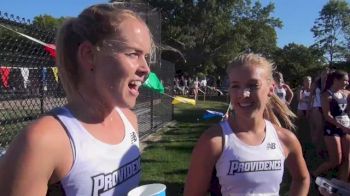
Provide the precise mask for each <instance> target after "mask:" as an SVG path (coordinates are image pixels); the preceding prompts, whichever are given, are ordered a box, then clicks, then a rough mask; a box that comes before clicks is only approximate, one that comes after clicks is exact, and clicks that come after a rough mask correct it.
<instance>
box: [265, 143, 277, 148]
mask: <svg viewBox="0 0 350 196" xmlns="http://www.w3.org/2000/svg"><path fill="white" fill-rule="evenodd" d="M266 149H267V150H274V149H276V143H274V142H269V143H267V146H266Z"/></svg>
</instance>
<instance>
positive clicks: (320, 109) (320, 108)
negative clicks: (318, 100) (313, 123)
mask: <svg viewBox="0 0 350 196" xmlns="http://www.w3.org/2000/svg"><path fill="white" fill-rule="evenodd" d="M313 109H316V110H318V111H320V112H321V114H322V113H323V112H322V107H313Z"/></svg>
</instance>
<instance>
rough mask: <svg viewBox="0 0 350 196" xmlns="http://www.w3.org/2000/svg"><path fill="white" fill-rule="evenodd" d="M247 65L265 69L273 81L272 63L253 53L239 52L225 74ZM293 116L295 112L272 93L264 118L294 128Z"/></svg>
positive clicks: (273, 67)
mask: <svg viewBox="0 0 350 196" xmlns="http://www.w3.org/2000/svg"><path fill="white" fill-rule="evenodd" d="M249 66H255V67H260V68H263V69H264V70H266V73H268V77H269V80H270V81H271V82H272V81H273V77H272V73H273V71H274V69H275V66H274V64H273V63H272V62H271V61H269V60H267V59H266V58H264V57H263V56H261V55H259V54H254V53H247V54H241V55H239V56H237V57H236V58H235V59H233V61H232V62H231V63H230V64H229V65H228V67H227V69H226V72H227V74H230V73H231V71H232V70H233V69H234V68H237V67H249ZM295 117H296V116H295V114H294V113H293V112H292V111H291V110H290V109H289V108H288V106H287V105H286V104H285V103H283V102H282V101H281V100H280V98H278V96H277V95H275V94H272V96H271V97H270V100H269V102H268V103H267V105H266V109H265V111H264V118H265V119H267V120H269V121H271V122H272V123H273V124H276V125H278V126H280V127H282V125H281V122H280V120H281V121H282V123H283V125H284V127H285V128H288V129H295V125H294V124H293V122H292V118H295Z"/></svg>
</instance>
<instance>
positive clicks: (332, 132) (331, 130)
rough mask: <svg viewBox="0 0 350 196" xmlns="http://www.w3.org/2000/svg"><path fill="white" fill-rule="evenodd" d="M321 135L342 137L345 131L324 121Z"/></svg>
mask: <svg viewBox="0 0 350 196" xmlns="http://www.w3.org/2000/svg"><path fill="white" fill-rule="evenodd" d="M323 135H324V136H338V137H343V136H344V135H345V133H344V132H343V130H341V129H340V128H337V127H335V126H334V125H331V124H328V123H326V125H325V128H324V133H323Z"/></svg>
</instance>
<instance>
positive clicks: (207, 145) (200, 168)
mask: <svg viewBox="0 0 350 196" xmlns="http://www.w3.org/2000/svg"><path fill="white" fill-rule="evenodd" d="M221 152H222V135H221V128H220V126H219V125H216V126H214V127H211V128H209V129H208V130H207V131H206V132H204V133H203V135H202V136H201V137H200V138H199V140H198V142H197V144H196V146H195V147H194V149H193V152H192V158H191V163H190V167H189V170H188V174H187V179H186V183H185V190H184V195H185V196H203V195H206V194H207V192H208V189H209V184H210V179H211V175H212V172H213V169H214V167H215V163H216V161H217V160H218V159H219V157H220V155H221Z"/></svg>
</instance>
